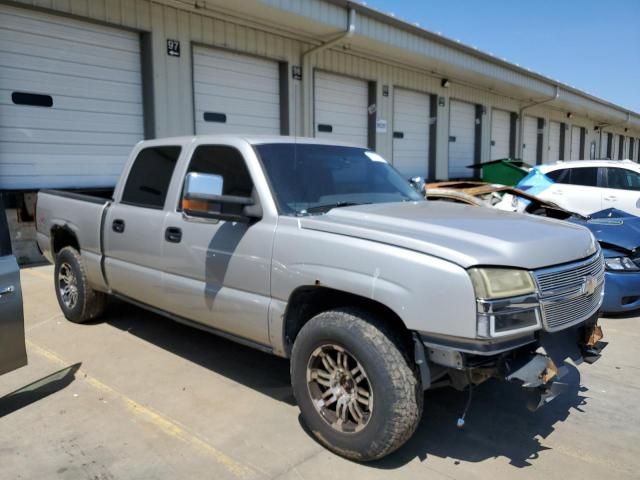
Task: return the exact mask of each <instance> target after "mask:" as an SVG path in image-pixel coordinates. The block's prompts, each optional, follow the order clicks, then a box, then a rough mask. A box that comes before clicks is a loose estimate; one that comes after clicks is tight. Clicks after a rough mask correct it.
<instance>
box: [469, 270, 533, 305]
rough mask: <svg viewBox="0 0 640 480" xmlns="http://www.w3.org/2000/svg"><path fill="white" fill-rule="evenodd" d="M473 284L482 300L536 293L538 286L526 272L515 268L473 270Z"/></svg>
mask: <svg viewBox="0 0 640 480" xmlns="http://www.w3.org/2000/svg"><path fill="white" fill-rule="evenodd" d="M469 275H470V276H471V282H472V283H473V288H474V290H475V292H476V297H477V298H478V299H481V300H493V299H496V298H506V297H517V296H521V295H527V294H530V293H535V291H536V286H535V283H534V281H533V278H532V277H531V274H530V273H529V272H527V271H526V270H516V269H513V268H471V269H469Z"/></svg>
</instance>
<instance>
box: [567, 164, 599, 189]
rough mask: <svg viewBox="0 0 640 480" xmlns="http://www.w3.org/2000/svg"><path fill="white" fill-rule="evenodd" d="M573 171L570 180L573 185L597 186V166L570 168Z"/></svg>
mask: <svg viewBox="0 0 640 480" xmlns="http://www.w3.org/2000/svg"><path fill="white" fill-rule="evenodd" d="M569 171H570V172H571V178H570V180H569V182H566V183H570V184H571V185H580V186H583V187H597V186H598V168H597V167H579V168H571V169H569Z"/></svg>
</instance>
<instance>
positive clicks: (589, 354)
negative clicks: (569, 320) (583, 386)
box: [580, 325, 608, 364]
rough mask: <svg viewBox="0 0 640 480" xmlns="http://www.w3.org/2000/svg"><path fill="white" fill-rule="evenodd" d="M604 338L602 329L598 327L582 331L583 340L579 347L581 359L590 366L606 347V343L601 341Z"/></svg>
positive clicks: (592, 326)
mask: <svg viewBox="0 0 640 480" xmlns="http://www.w3.org/2000/svg"><path fill="white" fill-rule="evenodd" d="M603 338H604V334H603V333H602V327H601V326H600V325H591V326H590V327H586V328H585V330H584V340H583V343H582V344H581V345H580V350H581V353H582V359H583V360H584V361H585V362H587V363H589V364H592V363H594V362H595V361H596V360H598V359H599V358H600V357H601V355H602V350H604V347H606V346H607V345H608V342H603V341H601V340H602V339H603Z"/></svg>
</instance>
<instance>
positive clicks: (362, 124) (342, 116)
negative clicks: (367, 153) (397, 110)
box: [314, 71, 369, 147]
mask: <svg viewBox="0 0 640 480" xmlns="http://www.w3.org/2000/svg"><path fill="white" fill-rule="evenodd" d="M368 100H369V87H368V83H367V82H366V81H364V80H357V79H355V78H350V77H345V76H343V75H336V74H333V73H327V72H322V71H316V72H315V81H314V116H315V118H314V130H315V136H316V137H324V138H331V139H332V140H336V141H340V142H348V143H352V144H354V145H359V146H362V147H366V146H367V145H368V135H367V132H368V128H367V126H368V116H367V115H368V114H367V107H368V103H369V102H368Z"/></svg>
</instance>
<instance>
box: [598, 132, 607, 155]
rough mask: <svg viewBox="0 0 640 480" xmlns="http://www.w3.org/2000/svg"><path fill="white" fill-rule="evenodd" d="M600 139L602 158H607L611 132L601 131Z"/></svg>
mask: <svg viewBox="0 0 640 480" xmlns="http://www.w3.org/2000/svg"><path fill="white" fill-rule="evenodd" d="M599 141H600V158H601V159H606V158H607V145H608V144H609V133H607V132H603V131H601V132H600V135H599Z"/></svg>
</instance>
